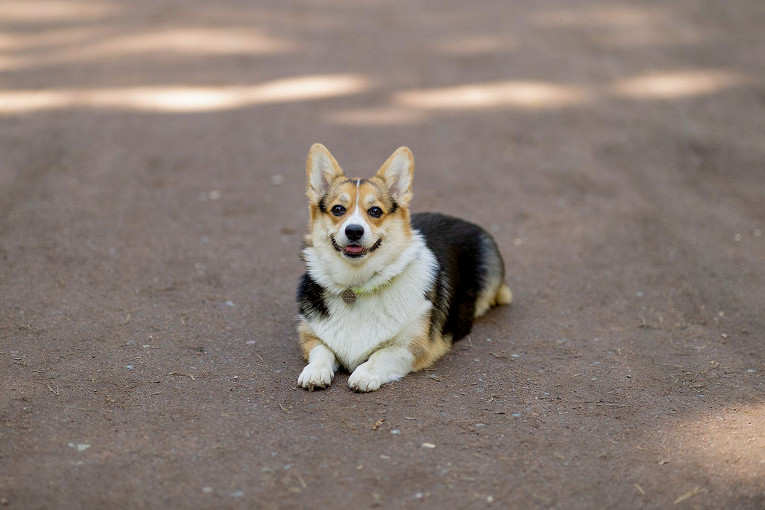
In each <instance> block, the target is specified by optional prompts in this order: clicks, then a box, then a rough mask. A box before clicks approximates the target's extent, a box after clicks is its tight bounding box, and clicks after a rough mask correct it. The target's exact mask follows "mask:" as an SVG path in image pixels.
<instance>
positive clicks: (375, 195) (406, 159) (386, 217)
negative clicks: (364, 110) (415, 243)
mask: <svg viewBox="0 0 765 510" xmlns="http://www.w3.org/2000/svg"><path fill="white" fill-rule="evenodd" d="M306 175H307V178H308V189H307V195H308V200H309V209H310V228H311V233H310V234H309V236H308V239H307V241H308V242H309V243H310V244H311V245H312V246H313V247H314V248H315V249H317V250H320V251H321V252H322V253H324V255H326V256H329V255H330V254H332V255H333V256H335V257H338V258H340V259H342V260H344V261H346V262H347V263H348V264H350V265H352V266H359V265H362V264H366V263H367V261H368V260H372V259H379V261H380V262H381V263H385V261H386V259H390V258H391V257H394V256H395V255H396V253H398V251H400V249H401V248H402V247H403V246H404V245H405V243H406V242H407V241H408V240H409V238H410V237H411V235H412V231H411V227H410V225H409V202H410V201H411V199H412V177H413V176H414V158H413V156H412V152H411V151H410V150H409V149H408V148H406V147H401V148H399V149H397V150H396V151H395V152H394V153H393V154H392V155H391V156H390V157H389V158H388V160H387V161H386V162H385V163H384V164H383V166H382V167H381V168H380V170H379V171H378V172H377V173H376V174H375V175H374V177H371V178H369V179H358V178H348V177H346V176H345V174H344V173H343V170H342V169H341V168H340V165H338V163H337V161H336V160H335V158H334V157H333V156H332V154H330V152H329V151H328V150H327V148H326V147H324V146H323V145H321V144H318V143H317V144H314V145H313V146H312V147H311V150H310V151H309V152H308V162H307V164H306Z"/></svg>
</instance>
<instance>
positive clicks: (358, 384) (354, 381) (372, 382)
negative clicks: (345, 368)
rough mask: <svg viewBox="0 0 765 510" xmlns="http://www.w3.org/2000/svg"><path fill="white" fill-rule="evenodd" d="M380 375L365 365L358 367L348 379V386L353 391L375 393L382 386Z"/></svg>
mask: <svg viewBox="0 0 765 510" xmlns="http://www.w3.org/2000/svg"><path fill="white" fill-rule="evenodd" d="M383 382H384V381H383V380H382V379H381V378H380V375H379V374H378V373H376V372H375V371H374V369H371V368H369V366H368V365H367V364H366V363H363V364H362V365H359V367H358V368H357V369H356V370H354V371H353V373H352V374H351V376H350V377H349V378H348V386H350V387H351V389H352V390H353V391H375V390H376V389H379V388H380V386H381V385H382V384H383Z"/></svg>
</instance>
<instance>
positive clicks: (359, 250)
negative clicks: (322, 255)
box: [329, 236, 382, 259]
mask: <svg viewBox="0 0 765 510" xmlns="http://www.w3.org/2000/svg"><path fill="white" fill-rule="evenodd" d="M329 238H330V239H331V240H332V247H333V248H335V250H337V251H339V252H340V253H342V254H343V255H345V256H346V257H349V258H352V259H356V258H360V257H363V256H364V255H366V254H367V253H370V252H373V251H375V250H376V249H377V248H379V247H380V245H381V244H382V239H378V240H377V242H375V244H373V245H372V246H371V247H369V248H365V247H364V246H361V245H360V244H355V243H350V244H347V245H346V246H340V245H339V244H337V241H335V238H334V237H333V236H329Z"/></svg>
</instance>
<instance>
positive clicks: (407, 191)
mask: <svg viewBox="0 0 765 510" xmlns="http://www.w3.org/2000/svg"><path fill="white" fill-rule="evenodd" d="M376 176H377V177H379V178H381V179H382V180H384V181H385V183H386V184H387V185H388V188H389V189H390V192H391V194H392V195H393V199H394V200H395V201H396V202H398V203H399V204H401V205H409V202H410V201H411V200H412V179H413V178H414V156H413V155H412V151H410V150H409V148H408V147H399V148H398V149H396V151H395V152H394V153H393V154H391V156H390V157H389V158H388V160H387V161H386V162H385V163H383V166H382V167H380V170H378V171H377V174H376Z"/></svg>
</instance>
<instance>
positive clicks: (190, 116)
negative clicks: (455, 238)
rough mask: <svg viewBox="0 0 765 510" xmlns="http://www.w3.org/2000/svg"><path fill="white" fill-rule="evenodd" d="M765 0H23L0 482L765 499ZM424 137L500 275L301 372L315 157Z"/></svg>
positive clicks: (508, 500)
mask: <svg viewBox="0 0 765 510" xmlns="http://www.w3.org/2000/svg"><path fill="white" fill-rule="evenodd" d="M763 27H765V4H763V2H762V1H761V0H731V1H726V2H719V1H712V0H679V1H675V2H662V1H658V0H656V1H636V2H616V3H614V2H597V1H592V2H568V1H565V0H544V1H541V2H507V1H504V0H503V1H499V0H497V1H484V2H457V1H447V2H444V1H436V0H417V1H392V2H378V1H371V0H361V1H357V0H353V1H352V0H336V1H328V2H318V3H315V2H307V1H296V2H284V1H281V0H280V1H276V0H273V1H262V2H249V1H247V2H246V1H236V0H223V1H218V2H194V3H190V2H181V1H179V0H161V1H160V0H150V1H149V0H141V1H134V0H131V1H127V0H123V1H117V0H88V1H75V0H55V1H52V2H42V1H37V0H30V1H25V2H13V1H5V2H0V31H1V33H0V47H2V54H0V373H2V377H1V378H0V393H1V394H2V397H0V419H1V420H2V423H1V424H0V500H1V505H3V506H7V507H8V508H14V509H36V508H51V509H53V508H56V509H58V508H67V509H68V508H229V507H230V508H308V507H318V508H328V507H335V506H343V507H348V508H351V507H352V508H367V507H381V508H413V507H417V508H484V507H487V506H491V507H495V508H561V509H563V508H565V509H577V508H673V507H675V506H676V507H677V508H709V509H713V508H714V509H716V508H733V509H738V508H752V509H759V508H763V507H765V453H764V452H765V379H764V378H763V371H765V363H764V362H763V345H762V342H763V337H764V336H765V324H764V323H763V309H764V308H765V282H764V281H763V267H764V266H763V262H764V261H765V235H763V230H765V207H764V206H763V204H765V180H764V176H765V166H764V165H765V163H764V162H765V159H764V158H763V151H764V150H765V140H764V139H763V133H765V114H764V112H765V105H764V103H765V94H764V93H763V83H765V59H763V55H764V54H765V30H763ZM317 141H318V142H322V143H324V144H326V145H327V146H328V147H329V148H330V149H331V150H332V151H333V153H334V154H335V156H336V157H337V158H338V160H339V161H340V163H341V164H342V165H343V166H344V168H345V169H346V171H348V172H349V173H355V174H361V175H369V174H371V173H372V172H373V171H374V170H376V168H377V167H378V166H379V165H380V164H381V163H382V162H383V161H384V159H385V158H386V157H387V156H388V155H389V154H390V153H391V152H392V151H393V150H394V149H395V148H396V147H398V146H399V145H408V146H409V147H410V148H411V149H412V150H413V151H414V154H415V159H416V161H417V175H416V178H415V199H414V204H413V208H414V210H416V211H422V210H436V211H440V212H444V213H448V214H453V215H458V216H461V217H464V218H466V219H468V220H471V221H474V222H477V223H479V224H481V225H484V226H485V227H487V228H488V229H490V231H491V232H492V233H493V234H494V236H495V237H496V239H497V242H498V244H499V245H500V247H501V249H502V252H503V253H504V256H505V259H506V263H507V268H508V281H509V283H510V285H511V288H512V289H513V292H514V294H515V303H514V304H513V305H512V307H505V308H499V309H495V310H493V311H492V312H490V313H489V314H488V316H487V317H486V318H485V319H483V320H481V321H480V322H479V323H478V324H477V325H476V327H475V328H474V330H473V333H472V335H471V336H470V338H469V339H467V340H465V341H462V342H460V343H458V344H457V345H456V346H455V348H454V350H453V352H452V353H451V354H449V355H447V357H446V358H445V359H443V360H442V361H441V362H439V363H438V364H437V365H436V366H435V367H434V368H433V369H432V370H429V371H424V372H421V373H417V374H412V375H410V376H408V377H406V378H405V379H404V380H402V381H400V382H397V383H394V384H392V385H389V386H386V387H384V388H382V389H381V390H380V391H378V392H375V393H372V394H356V393H353V392H351V391H349V390H348V388H347V378H348V376H347V374H340V375H339V376H338V377H337V378H336V381H335V383H334V385H333V386H332V387H331V388H330V389H328V390H325V391H318V392H312V393H309V392H306V391H303V390H302V389H298V388H297V387H296V381H297V377H298V374H299V373H300V370H301V368H302V364H303V362H302V360H301V358H300V353H299V349H298V347H297V344H296V338H295V337H296V334H295V316H296V306H295V304H294V289H295V285H296V283H297V279H298V277H299V275H300V274H301V271H302V267H301V263H300V260H299V259H298V256H297V252H298V249H299V245H300V239H301V236H302V234H303V233H304V231H305V224H306V219H307V207H306V203H305V198H304V185H305V184H304V165H305V157H306V153H307V150H308V148H309V146H310V145H311V144H312V143H313V142H317Z"/></svg>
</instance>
